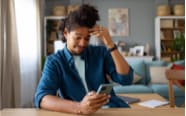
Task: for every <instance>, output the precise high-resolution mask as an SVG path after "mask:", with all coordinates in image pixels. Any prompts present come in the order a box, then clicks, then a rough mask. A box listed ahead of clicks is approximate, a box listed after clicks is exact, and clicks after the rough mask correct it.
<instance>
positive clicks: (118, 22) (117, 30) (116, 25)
mask: <svg viewBox="0 0 186 116" xmlns="http://www.w3.org/2000/svg"><path fill="white" fill-rule="evenodd" d="M128 18H129V17H128V8H111V9H109V10H108V20H109V21H108V22H109V24H108V25H109V26H108V27H109V33H110V35H111V36H128V35H129V19H128Z"/></svg>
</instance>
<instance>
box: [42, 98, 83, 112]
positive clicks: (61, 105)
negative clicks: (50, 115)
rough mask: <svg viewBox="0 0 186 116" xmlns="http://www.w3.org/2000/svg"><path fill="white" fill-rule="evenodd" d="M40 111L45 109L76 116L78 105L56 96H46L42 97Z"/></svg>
mask: <svg viewBox="0 0 186 116" xmlns="http://www.w3.org/2000/svg"><path fill="white" fill-rule="evenodd" d="M40 107H41V108H42V109H47V110H51V111H57V112H65V113H73V114H78V113H80V112H79V111H80V110H79V103H78V102H73V101H70V100H65V99H61V98H59V97H57V96H52V95H46V96H44V97H43V99H42V100H41V103H40Z"/></svg>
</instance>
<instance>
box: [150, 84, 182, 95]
mask: <svg viewBox="0 0 186 116" xmlns="http://www.w3.org/2000/svg"><path fill="white" fill-rule="evenodd" d="M149 87H150V88H151V89H152V90H153V92H154V93H158V94H159V95H161V96H163V97H168V96H169V90H168V84H150V85H149ZM174 95H175V96H185V93H184V92H183V91H181V90H180V89H179V88H178V87H176V86H174Z"/></svg>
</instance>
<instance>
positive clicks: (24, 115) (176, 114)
mask: <svg viewBox="0 0 186 116" xmlns="http://www.w3.org/2000/svg"><path fill="white" fill-rule="evenodd" d="M184 111H185V109H184V108H165V109H128V108H127V109H126V108H120V109H119V108H112V109H110V108H109V109H101V110H99V111H97V112H96V113H94V114H93V115H91V116H144V115H145V116H184V115H185V113H184ZM0 114H1V116H79V115H74V114H66V113H61V112H51V111H46V110H39V109H3V110H2V111H0Z"/></svg>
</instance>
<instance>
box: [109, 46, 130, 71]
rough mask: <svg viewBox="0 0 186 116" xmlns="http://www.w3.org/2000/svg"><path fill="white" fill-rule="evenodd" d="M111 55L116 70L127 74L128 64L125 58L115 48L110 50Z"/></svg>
mask: <svg viewBox="0 0 186 116" xmlns="http://www.w3.org/2000/svg"><path fill="white" fill-rule="evenodd" d="M111 55H112V58H113V60H114V63H115V66H116V71H117V72H118V73H119V74H128V72H129V65H128V63H127V62H126V60H125V59H124V58H123V56H122V55H121V54H120V53H119V51H118V50H117V49H116V50H114V51H112V52H111Z"/></svg>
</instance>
